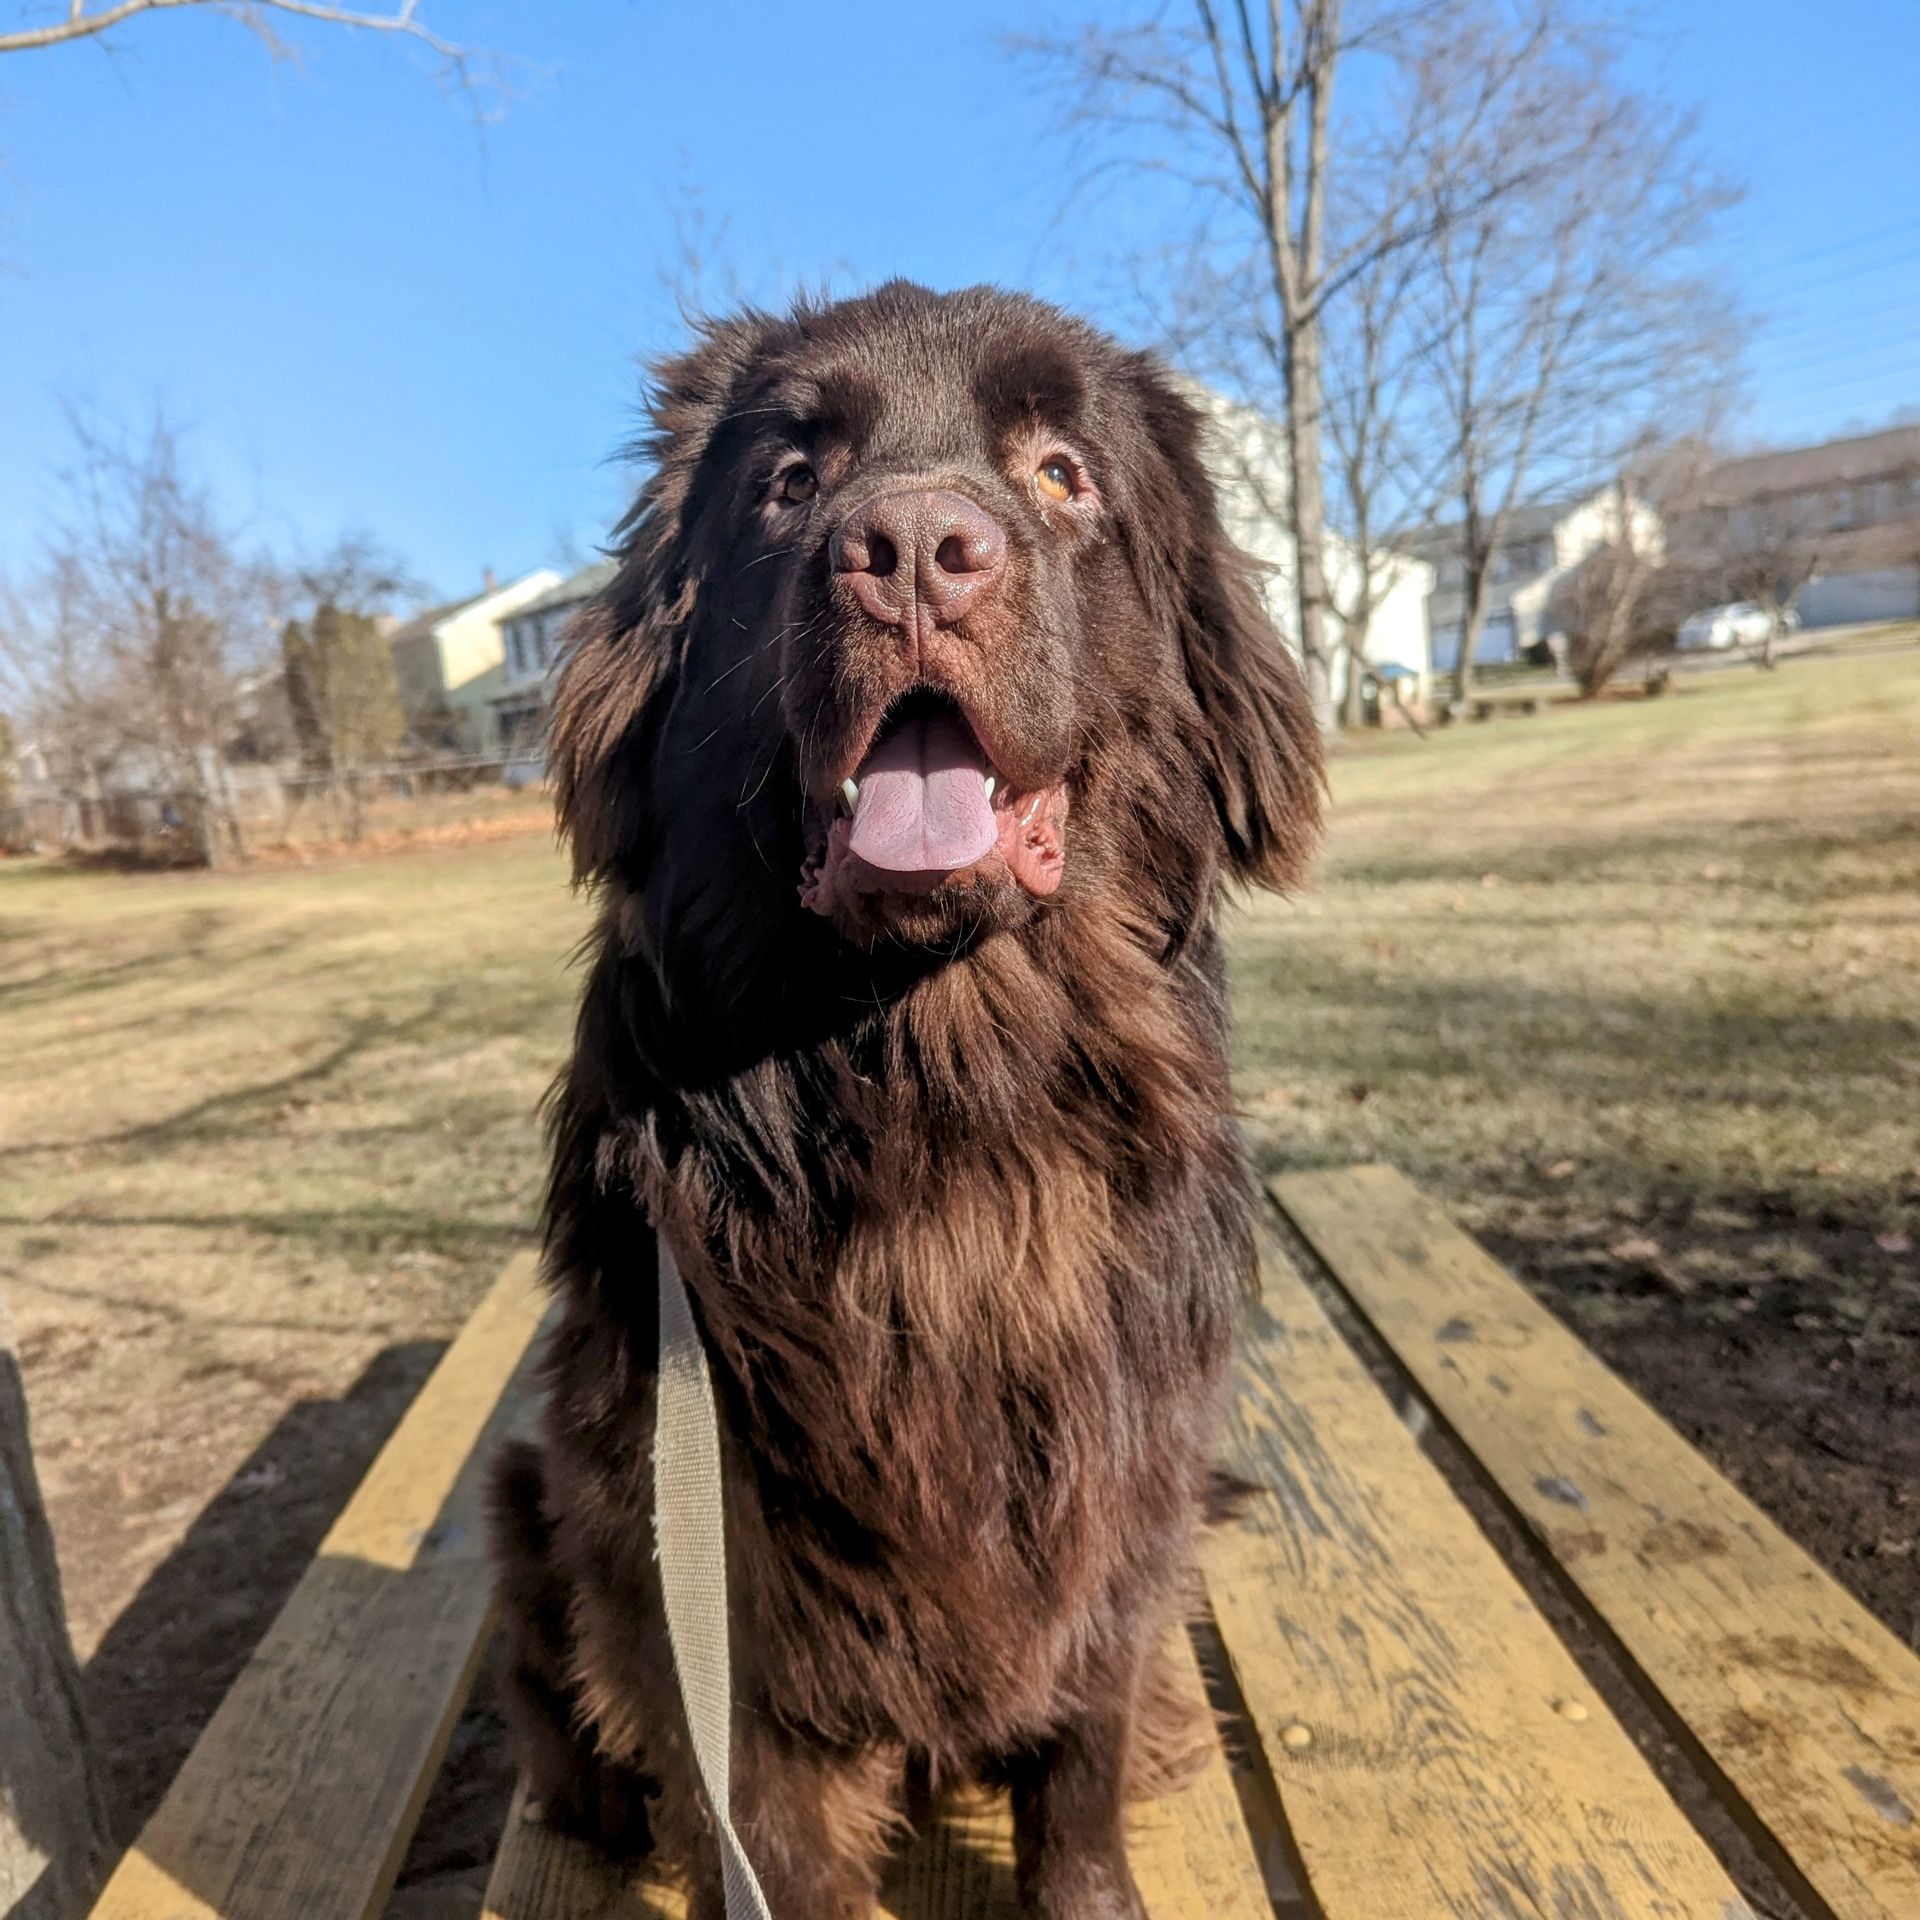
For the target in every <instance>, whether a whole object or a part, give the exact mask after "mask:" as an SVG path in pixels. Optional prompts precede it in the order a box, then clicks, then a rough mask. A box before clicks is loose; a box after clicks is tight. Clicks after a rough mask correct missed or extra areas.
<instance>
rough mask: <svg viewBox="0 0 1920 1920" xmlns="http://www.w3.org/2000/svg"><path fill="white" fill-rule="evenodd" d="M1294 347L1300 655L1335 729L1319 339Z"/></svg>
mask: <svg viewBox="0 0 1920 1920" xmlns="http://www.w3.org/2000/svg"><path fill="white" fill-rule="evenodd" d="M1301 331H1302V335H1303V337H1302V338H1301V339H1300V340H1298V341H1297V342H1296V343H1295V347H1294V378H1293V381H1292V383H1291V385H1292V393H1291V394H1290V396H1289V404H1288V408H1287V412H1288V415H1289V418H1288V421H1287V439H1288V442H1289V446H1290V450H1291V453H1292V462H1291V464H1292V467H1293V472H1292V475H1291V479H1292V483H1293V527H1294V578H1295V582H1296V586H1297V591H1298V595H1299V615H1300V658H1301V661H1302V662H1303V663H1304V665H1305V667H1306V672H1307V692H1308V694H1309V696H1310V697H1311V698H1312V700H1313V712H1314V718H1315V719H1316V720H1318V721H1319V723H1320V728H1321V731H1322V732H1326V733H1330V732H1332V731H1333V654H1332V650H1331V648H1330V647H1329V645H1328V643H1327V576H1326V566H1325V555H1326V538H1327V516H1326V501H1325V497H1324V495H1323V493H1322V491H1321V484H1320V341H1319V334H1318V329H1317V328H1303V329H1302V330H1301Z"/></svg>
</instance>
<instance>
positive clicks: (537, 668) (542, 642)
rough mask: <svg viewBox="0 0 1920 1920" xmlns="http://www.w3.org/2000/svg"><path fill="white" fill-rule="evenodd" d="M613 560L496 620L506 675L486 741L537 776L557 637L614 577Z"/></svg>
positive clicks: (596, 564)
mask: <svg viewBox="0 0 1920 1920" xmlns="http://www.w3.org/2000/svg"><path fill="white" fill-rule="evenodd" d="M614 571H615V569H614V563H613V562H612V561H611V560H598V561H595V562H594V564H593V565H592V566H590V567H582V568H581V569H580V571H579V572H578V573H573V574H569V575H568V576H567V578H566V579H564V580H562V581H560V582H559V583H558V584H557V585H555V586H551V587H549V588H548V589H547V590H546V592H545V593H540V594H536V595H535V596H534V597H533V598H532V599H531V600H529V601H527V602H526V603H525V605H523V606H521V607H519V608H518V609H517V610H516V611H514V612H513V613H511V614H509V615H507V617H506V618H505V619H504V620H502V621H501V623H500V631H501V635H502V638H503V640H504V643H505V647H506V662H505V672H504V677H503V679H502V680H501V683H500V687H499V689H498V691H497V692H495V693H494V695H493V696H492V699H491V701H490V702H489V704H490V705H491V707H492V709H493V731H492V734H491V736H490V744H491V745H493V746H497V747H498V748H499V749H500V751H501V752H502V753H504V754H506V755H507V756H508V758H509V760H510V761H511V762H514V763H516V764H517V763H519V762H523V761H524V762H526V763H527V764H526V766H525V767H524V768H522V769H521V771H522V772H523V773H525V774H526V775H527V776H528V777H534V778H537V777H538V772H539V769H540V767H541V766H542V765H543V764H544V762H545V758H546V733H547V705H548V701H549V698H550V696H551V694H552V690H553V689H552V684H551V683H552V677H553V669H554V667H555V666H556V665H557V664H558V662H559V648H560V637H561V635H562V634H563V633H564V632H565V631H566V627H567V622H568V621H570V620H571V619H572V618H573V616H574V615H575V614H576V613H578V612H579V610H580V609H581V608H582V607H583V606H584V605H585V604H586V603H587V602H588V601H589V600H591V599H592V598H593V596H594V595H595V594H596V593H598V592H599V591H600V589H601V588H602V587H604V586H605V585H606V584H607V582H608V581H609V580H611V579H612V578H613V576H614Z"/></svg>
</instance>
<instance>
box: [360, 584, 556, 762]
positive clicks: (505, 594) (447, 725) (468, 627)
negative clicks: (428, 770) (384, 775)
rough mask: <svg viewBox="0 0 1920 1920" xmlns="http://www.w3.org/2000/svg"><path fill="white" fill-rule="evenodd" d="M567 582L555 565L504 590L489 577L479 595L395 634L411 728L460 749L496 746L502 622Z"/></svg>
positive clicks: (391, 638)
mask: <svg viewBox="0 0 1920 1920" xmlns="http://www.w3.org/2000/svg"><path fill="white" fill-rule="evenodd" d="M559 584H560V576H559V574H557V573H556V572H554V570H553V569H552V568H551V567H540V568H537V569H536V570H535V571H534V572H532V573H527V574H522V575H521V577H520V578H519V579H518V580H510V581H508V583H507V584H506V585H505V586H504V587H502V586H496V585H495V584H494V580H493V576H492V575H491V574H489V575H488V576H487V583H486V586H485V587H484V588H483V589H482V590H481V591H480V592H479V593H477V594H473V595H471V596H470V597H469V598H467V599H465V600H455V601H451V602H449V604H447V605H446V606H444V607H431V608H429V609H428V610H427V611H426V612H425V613H422V614H416V615H415V616H414V618H413V619H411V620H409V621H407V622H406V623H405V624H404V625H403V626H400V627H397V628H395V629H394V631H393V632H392V633H391V634H389V635H388V636H387V644H388V646H389V647H390V648H391V649H392V652H393V672H394V678H395V680H396V681H398V683H399V687H400V705H401V707H402V709H403V710H404V712H405V713H406V716H407V732H408V734H409V735H410V736H411V737H412V738H413V739H414V740H415V741H416V742H418V743H419V744H420V745H422V746H430V747H436V748H439V749H441V750H443V751H449V752H458V753H485V752H489V751H491V750H492V748H493V747H494V746H495V744H496V741H495V738H494V726H493V711H492V707H491V705H490V703H491V701H492V699H493V697H494V695H496V694H497V693H499V691H500V690H501V687H502V685H503V683H504V681H505V677H506V644H505V641H504V640H503V639H502V637H501V632H500V623H501V622H502V621H503V620H504V619H505V618H506V617H507V616H508V615H509V614H511V613H514V612H517V611H518V610H519V609H520V608H521V607H524V606H525V605H526V604H527V602H528V601H530V600H534V599H537V598H538V597H539V596H540V595H541V594H543V593H545V592H546V591H547V590H548V588H550V587H557V586H558V585H559Z"/></svg>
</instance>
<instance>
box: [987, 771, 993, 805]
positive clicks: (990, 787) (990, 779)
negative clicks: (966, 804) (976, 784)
mask: <svg viewBox="0 0 1920 1920" xmlns="http://www.w3.org/2000/svg"><path fill="white" fill-rule="evenodd" d="M987 798H988V799H989V800H991V799H992V798H993V775H992V774H988V775H987Z"/></svg>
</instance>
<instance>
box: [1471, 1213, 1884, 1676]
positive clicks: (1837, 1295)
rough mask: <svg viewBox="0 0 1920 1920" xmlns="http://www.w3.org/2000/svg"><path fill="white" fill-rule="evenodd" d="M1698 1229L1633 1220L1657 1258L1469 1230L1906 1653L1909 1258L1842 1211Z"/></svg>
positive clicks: (1567, 1237) (1570, 1232)
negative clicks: (1898, 1641) (1830, 1574)
mask: <svg viewBox="0 0 1920 1920" xmlns="http://www.w3.org/2000/svg"><path fill="white" fill-rule="evenodd" d="M1909 1197H1910V1199H1912V1200H1917V1201H1920V1192H1916V1193H1913V1194H1912V1195H1910V1196H1909ZM1699 1213H1700V1209H1698V1208H1696V1207H1695V1206H1694V1205H1693V1204H1692V1203H1691V1202H1690V1201H1688V1200H1687V1199H1685V1198H1680V1197H1676V1198H1671V1199H1668V1200H1666V1201H1664V1202H1662V1201H1658V1200H1656V1201H1655V1202H1653V1203H1651V1204H1650V1205H1649V1206H1647V1207H1646V1208H1644V1209H1641V1210H1639V1215H1638V1218H1637V1219H1636V1222H1635V1225H1636V1227H1637V1229H1638V1233H1639V1237H1640V1238H1641V1239H1643V1240H1645V1241H1647V1242H1649V1243H1651V1244H1652V1245H1653V1246H1654V1247H1655V1248H1657V1250H1658V1252H1657V1258H1649V1257H1646V1256H1645V1255H1644V1253H1643V1252H1642V1250H1641V1249H1640V1248H1637V1247H1630V1248H1628V1249H1627V1252H1626V1255H1625V1257H1621V1255H1620V1252H1619V1247H1620V1241H1619V1235H1618V1227H1619V1223H1618V1222H1617V1221H1606V1222H1598V1221H1587V1222H1581V1221H1577V1220H1576V1221H1568V1222H1566V1223H1565V1224H1564V1225H1563V1227H1562V1229H1561V1231H1560V1232H1559V1233H1558V1234H1557V1235H1556V1234H1554V1233H1553V1232H1552V1231H1551V1229H1550V1228H1548V1227H1547V1226H1546V1225H1545V1223H1543V1222H1541V1221H1539V1220H1537V1219H1536V1220H1532V1221H1530V1222H1529V1223H1528V1226H1527V1230H1526V1231H1525V1232H1524V1233H1519V1232H1515V1231H1512V1230H1508V1231H1504V1232H1503V1231H1499V1230H1489V1229H1487V1228H1485V1227H1483V1228H1482V1229H1481V1232H1482V1237H1483V1238H1484V1239H1485V1240H1486V1242H1487V1244H1488V1245H1489V1246H1490V1248H1491V1249H1492V1250H1493V1251H1494V1252H1495V1253H1496V1254H1498V1255H1499V1256H1500V1258H1501V1259H1502V1260H1504V1261H1505V1262H1506V1263H1507V1264H1508V1265H1509V1266H1510V1267H1512V1269H1513V1270H1514V1271H1515V1272H1516V1273H1517V1274H1519V1275H1520V1276H1521V1278H1523V1279H1525V1280H1527V1281H1528V1282H1529V1283H1530V1284H1532V1286H1533V1287H1534V1288H1535V1290H1536V1291H1537V1292H1539V1294H1540V1295H1541V1297H1542V1298H1543V1299H1544V1300H1545V1301H1546V1302H1547V1304H1548V1305H1550V1306H1552V1307H1553V1308H1554V1309H1555V1310H1556V1311H1557V1312H1558V1313H1560V1314H1561V1315H1562V1316H1563V1317H1564V1318H1565V1319H1566V1320H1567V1321H1568V1322H1569V1323H1570V1324H1571V1325H1572V1326H1573V1327H1574V1328H1575V1329H1576V1330H1577V1331H1578V1332H1579V1334H1580V1335H1581V1337H1582V1338H1583V1339H1585V1340H1586V1341H1587V1342H1588V1344H1589V1345H1590V1346H1592V1347H1593V1349H1594V1350H1595V1351H1596V1352H1597V1353H1598V1354H1599V1355H1600V1356H1601V1357H1602V1358H1603V1359H1604V1360H1606V1361H1607V1363H1608V1364H1609V1365H1610V1366H1612V1367H1613V1368H1615V1369H1616V1370H1617V1371H1618V1372H1619V1373H1621V1374H1623V1375H1624V1376H1625V1377H1626V1378H1627V1379H1628V1380H1629V1381H1630V1382H1631V1383H1632V1384H1633V1385H1634V1386H1635V1387H1636V1388H1638V1390H1639V1391H1640V1392H1641V1393H1642V1394H1644V1395H1645V1396H1646V1397H1647V1399H1648V1400H1650V1401H1651V1402H1652V1403H1653V1405H1654V1406H1656V1407H1657V1408H1658V1409H1659V1410H1660V1412H1661V1413H1662V1414H1664V1415H1665V1416H1666V1418H1667V1419H1668V1420H1669V1421H1671V1422H1672V1423H1673V1425H1674V1426H1675V1427H1677V1428H1678V1429H1679V1430H1680V1432H1681V1433H1683V1434H1685V1435H1686V1437H1687V1438H1688V1439H1689V1440H1690V1441H1692V1442H1693V1444H1694V1445H1695V1446H1697V1447H1698V1448H1699V1449H1700V1450H1701V1452H1702V1453H1704V1454H1705V1455H1706V1456H1707V1458H1708V1459H1710V1460H1711V1461H1713V1462H1714V1464H1715V1465H1716V1466H1718V1467H1719V1468H1720V1470H1721V1471H1722V1472H1723V1473H1725V1474H1726V1475H1727V1476H1728V1477H1729V1478H1730V1479H1731V1480H1733V1481H1734V1482H1735V1484H1736V1485H1738V1486H1739V1487H1740V1488H1741V1489H1742V1490H1743V1491H1744V1492H1745V1493H1747V1494H1748V1495H1749V1496H1750V1497H1751V1498H1752V1499H1753V1500H1755V1501H1756V1502H1757V1503H1758V1504H1759V1505H1760V1506H1761V1507H1762V1508H1763V1509H1764V1510H1765V1511H1766V1512H1767V1513H1768V1514H1769V1515H1770V1516H1771V1517H1772V1518H1773V1519H1774V1520H1775V1521H1776V1522H1777V1523H1778V1524H1779V1525H1780V1526H1781V1527H1782V1528H1784V1529H1785V1530H1786V1532H1787V1533H1789V1534H1790V1535H1792V1536H1793V1538H1794V1539H1796V1540H1797V1541H1799V1542H1800V1544H1801V1545H1802V1546H1804V1547H1805V1548H1807V1550H1808V1551H1809V1552H1810V1553H1812V1554H1813V1555H1814V1557H1815V1558H1816V1559H1818V1560H1820V1561H1821V1562H1822V1563H1823V1564H1825V1565H1826V1566H1827V1567H1828V1568H1830V1569H1831V1570H1832V1571H1833V1572H1834V1573H1835V1574H1836V1575H1837V1576H1838V1577H1839V1578H1840V1579H1841V1580H1842V1581H1843V1582H1844V1584H1846V1585H1847V1586H1848V1587H1850V1588H1851V1589H1852V1590H1853V1592H1854V1593H1856V1594H1857V1595H1858V1596H1859V1597H1860V1599H1861V1600H1863V1601H1864V1602H1865V1603H1866V1604H1867V1605H1868V1606H1869V1607H1870V1608H1872V1609H1873V1611H1874V1612H1875V1613H1877V1614H1878V1615H1879V1616H1880V1618H1881V1619H1882V1620H1884V1621H1885V1622H1886V1623H1887V1625H1888V1626H1889V1627H1891V1628H1892V1629H1893V1631H1894V1632H1895V1633H1896V1634H1898V1635H1900V1636H1901V1637H1902V1638H1903V1639H1904V1640H1906V1642H1907V1643H1908V1644H1909V1645H1910V1646H1913V1647H1915V1648H1916V1650H1920V1255H1916V1254H1915V1253H1914V1252H1913V1251H1912V1250H1911V1248H1903V1246H1902V1242H1903V1241H1904V1240H1905V1239H1906V1238H1907V1236H1905V1235H1904V1234H1902V1233H1899V1232H1892V1233H1889V1232H1887V1231H1886V1230H1885V1229H1884V1228H1881V1227H1879V1226H1878V1225H1877V1224H1876V1222H1877V1219H1878V1218H1879V1217H1881V1216H1878V1215H1870V1217H1869V1218H1867V1219H1863V1220H1857V1221H1853V1222H1849V1221H1847V1220H1846V1219H1845V1217H1844V1214H1845V1208H1844V1207H1843V1206H1841V1205H1838V1204H1835V1205H1830V1206H1829V1207H1827V1208H1826V1209H1825V1210H1824V1212H1823V1214H1822V1215H1820V1216H1816V1217H1815V1218H1812V1219H1807V1218H1804V1217H1801V1216H1800V1215H1799V1213H1798V1211H1797V1209H1794V1208H1792V1207H1791V1206H1790V1204H1789V1203H1787V1202H1786V1201H1784V1200H1783V1198H1782V1196H1780V1195H1779V1194H1777V1193H1767V1192H1762V1193H1758V1194H1754V1195H1752V1196H1749V1198H1748V1200H1747V1203H1746V1205H1745V1207H1744V1208H1742V1207H1741V1206H1739V1205H1737V1204H1730V1203H1729V1202H1727V1201H1726V1200H1722V1201H1720V1202H1718V1203H1717V1204H1716V1205H1715V1207H1714V1208H1713V1209H1712V1210H1711V1220H1710V1222H1706V1223H1703V1222H1702V1220H1701V1219H1700V1218H1699ZM1743 1213H1744V1214H1745V1215H1746V1222H1745V1224H1739V1223H1738V1222H1739V1221H1740V1216H1741V1215H1742V1214H1743ZM1888 1241H1891V1242H1892V1243H1893V1247H1894V1250H1893V1251H1888V1249H1887V1246H1886V1245H1885V1244H1884V1243H1886V1242H1888ZM1676 1280H1677V1284H1676ZM1693 1550H1694V1551H1697V1548H1695V1549H1693Z"/></svg>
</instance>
